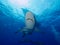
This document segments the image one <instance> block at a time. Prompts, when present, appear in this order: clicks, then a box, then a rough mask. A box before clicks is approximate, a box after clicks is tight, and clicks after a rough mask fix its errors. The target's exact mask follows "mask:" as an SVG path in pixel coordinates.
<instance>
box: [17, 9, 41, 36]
mask: <svg viewBox="0 0 60 45" xmlns="http://www.w3.org/2000/svg"><path fill="white" fill-rule="evenodd" d="M22 10H23V13H24V15H25V18H24V20H25V22H24V23H25V27H23V28H22V29H21V30H17V31H16V33H18V32H22V33H23V37H25V36H26V35H31V34H32V33H33V32H34V31H35V32H39V31H40V29H38V27H37V26H36V25H37V24H38V23H37V21H36V18H35V15H34V13H33V12H31V11H29V10H28V9H22ZM38 25H39V24H38Z"/></svg>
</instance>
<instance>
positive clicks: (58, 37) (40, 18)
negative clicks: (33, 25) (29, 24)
mask: <svg viewBox="0 0 60 45" xmlns="http://www.w3.org/2000/svg"><path fill="white" fill-rule="evenodd" d="M26 1H28V0H26ZM21 2H22V1H20V3H19V1H17V2H16V0H15V2H14V0H13V1H11V0H0V45H39V44H38V43H37V42H39V43H40V45H60V0H33V1H32V0H29V3H27V4H26V3H25V4H23V3H24V0H23V2H22V3H21ZM19 4H21V5H19ZM21 8H25V9H26V8H27V9H28V10H30V11H31V12H33V13H34V15H35V18H36V21H37V22H38V23H37V27H38V28H39V29H40V31H43V32H44V33H41V32H33V33H32V35H27V36H26V37H25V39H29V40H31V41H32V42H35V43H32V42H26V41H24V42H20V41H21V40H24V39H23V38H22V35H23V33H21V32H19V33H18V34H15V32H16V31H17V30H19V29H21V28H22V27H24V25H25V23H24V16H25V12H24V11H23V10H22V9H21Z"/></svg>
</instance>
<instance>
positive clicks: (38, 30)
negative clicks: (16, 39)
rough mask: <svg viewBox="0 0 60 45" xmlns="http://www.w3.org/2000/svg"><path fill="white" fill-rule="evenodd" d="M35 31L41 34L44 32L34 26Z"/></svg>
mask: <svg viewBox="0 0 60 45" xmlns="http://www.w3.org/2000/svg"><path fill="white" fill-rule="evenodd" d="M35 32H40V33H42V34H45V33H46V32H44V31H42V30H40V29H39V28H35Z"/></svg>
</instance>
